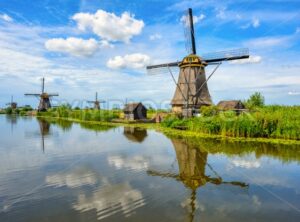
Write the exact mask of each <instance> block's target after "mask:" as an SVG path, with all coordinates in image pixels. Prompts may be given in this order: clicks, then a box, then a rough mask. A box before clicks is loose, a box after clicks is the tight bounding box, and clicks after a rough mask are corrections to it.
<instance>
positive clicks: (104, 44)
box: [99, 40, 115, 49]
mask: <svg viewBox="0 0 300 222" xmlns="http://www.w3.org/2000/svg"><path fill="white" fill-rule="evenodd" d="M99 45H100V48H111V49H112V48H114V47H115V46H114V45H113V44H110V43H109V41H107V40H101V41H100V43H99Z"/></svg>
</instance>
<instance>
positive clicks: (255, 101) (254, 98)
mask: <svg viewBox="0 0 300 222" xmlns="http://www.w3.org/2000/svg"><path fill="white" fill-rule="evenodd" d="M264 105H265V98H264V96H263V95H262V94H261V93H260V92H255V93H253V94H252V95H251V96H250V97H249V99H248V100H247V101H246V106H247V107H248V108H254V107H263V106H264Z"/></svg>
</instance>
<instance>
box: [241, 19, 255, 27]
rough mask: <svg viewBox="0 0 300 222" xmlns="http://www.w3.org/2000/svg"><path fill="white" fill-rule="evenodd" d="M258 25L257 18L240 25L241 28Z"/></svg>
mask: <svg viewBox="0 0 300 222" xmlns="http://www.w3.org/2000/svg"><path fill="white" fill-rule="evenodd" d="M259 26H260V20H259V19H258V18H253V19H252V20H251V22H248V23H247V24H246V25H243V26H241V28H242V29H247V28H250V27H253V28H258V27H259Z"/></svg>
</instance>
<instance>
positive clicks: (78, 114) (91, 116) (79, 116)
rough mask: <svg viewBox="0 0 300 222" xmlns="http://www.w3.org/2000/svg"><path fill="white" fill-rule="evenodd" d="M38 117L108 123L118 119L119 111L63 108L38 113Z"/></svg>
mask: <svg viewBox="0 0 300 222" xmlns="http://www.w3.org/2000/svg"><path fill="white" fill-rule="evenodd" d="M37 115H38V116H40V117H55V118H64V119H76V120H82V121H99V122H100V121H101V122H110V121H111V120H112V119H115V118H118V117H119V115H120V111H115V110H89V109H85V110H72V109H69V108H67V107H65V106H62V107H58V108H54V109H49V110H48V111H47V112H38V114H37Z"/></svg>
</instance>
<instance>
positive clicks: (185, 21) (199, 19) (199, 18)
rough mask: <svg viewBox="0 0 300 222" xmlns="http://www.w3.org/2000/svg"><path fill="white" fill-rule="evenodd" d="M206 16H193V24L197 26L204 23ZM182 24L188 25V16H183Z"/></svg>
mask: <svg viewBox="0 0 300 222" xmlns="http://www.w3.org/2000/svg"><path fill="white" fill-rule="evenodd" d="M205 17H206V16H205V15H204V14H200V15H199V16H196V15H194V16H193V22H194V24H197V23H198V22H200V21H202V20H203V19H205ZM180 22H182V23H183V24H184V23H188V20H187V16H186V15H183V16H182V17H181V18H180ZM185 25H187V26H188V25H189V24H185Z"/></svg>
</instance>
